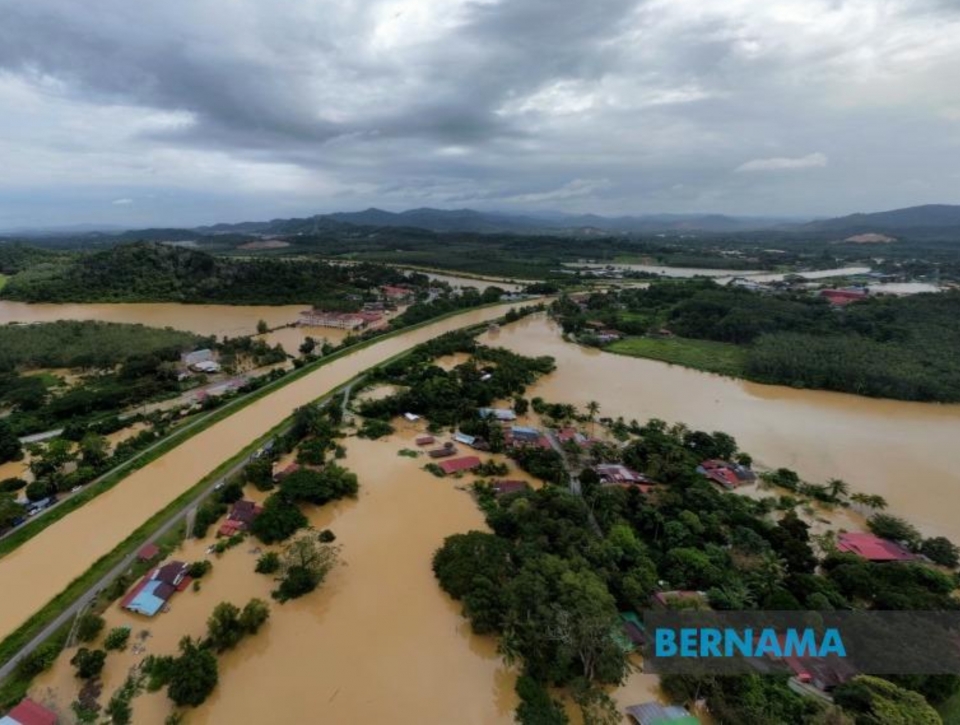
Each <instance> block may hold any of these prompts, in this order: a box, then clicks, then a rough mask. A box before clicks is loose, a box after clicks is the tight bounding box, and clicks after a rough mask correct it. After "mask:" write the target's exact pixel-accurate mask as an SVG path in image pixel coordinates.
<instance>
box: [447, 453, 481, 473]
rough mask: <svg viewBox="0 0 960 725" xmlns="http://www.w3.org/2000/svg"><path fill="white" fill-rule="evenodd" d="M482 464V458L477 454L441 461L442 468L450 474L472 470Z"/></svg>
mask: <svg viewBox="0 0 960 725" xmlns="http://www.w3.org/2000/svg"><path fill="white" fill-rule="evenodd" d="M479 465H480V459H479V458H477V457H476V456H464V457H463V458H453V459H451V460H449V461H441V462H440V464H439V466H440V469H441V470H442V471H443V472H444V473H445V474H447V475H448V476H449V475H451V474H454V473H462V472H464V471H472V470H473V469H474V468H476V467H477V466H479Z"/></svg>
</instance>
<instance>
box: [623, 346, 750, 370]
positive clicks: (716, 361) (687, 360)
mask: <svg viewBox="0 0 960 725" xmlns="http://www.w3.org/2000/svg"><path fill="white" fill-rule="evenodd" d="M604 350H606V351H607V352H613V353H617V354H618V355H630V356H632V357H647V358H650V359H652V360H660V361H662V362H666V363H670V364H672V365H683V366H684V367H688V368H696V369H697V370H703V371H705V372H708V373H719V374H720V375H729V376H731V377H743V373H744V364H745V362H746V351H745V350H743V348H740V347H738V346H736V345H732V344H730V343H726V342H711V341H709V340H688V339H685V338H679V337H673V338H665V339H659V338H650V337H631V338H627V339H626V340H618V341H617V342H614V343H613V344H611V345H608V346H607V347H605V348H604Z"/></svg>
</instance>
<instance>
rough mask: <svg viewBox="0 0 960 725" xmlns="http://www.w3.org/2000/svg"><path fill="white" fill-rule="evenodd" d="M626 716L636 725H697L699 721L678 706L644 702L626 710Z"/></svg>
mask: <svg viewBox="0 0 960 725" xmlns="http://www.w3.org/2000/svg"><path fill="white" fill-rule="evenodd" d="M627 715H629V716H630V719H631V720H632V721H633V722H635V723H637V725H699V723H700V720H699V719H698V718H696V717H694V716H693V715H691V714H690V713H689V712H688V711H687V710H686V709H685V708H682V707H680V706H679V705H661V704H660V703H659V702H644V703H641V704H640V705H631V706H630V707H628V708H627Z"/></svg>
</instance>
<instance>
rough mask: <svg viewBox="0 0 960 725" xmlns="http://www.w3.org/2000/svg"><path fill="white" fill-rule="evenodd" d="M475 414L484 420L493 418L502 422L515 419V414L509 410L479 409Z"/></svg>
mask: <svg viewBox="0 0 960 725" xmlns="http://www.w3.org/2000/svg"><path fill="white" fill-rule="evenodd" d="M477 414H478V415H479V416H480V417H481V418H484V419H486V418H493V419H494V420H499V421H503V422H509V421H512V420H516V419H517V414H516V413H515V412H514V411H513V410H512V409H511V408H480V409H479V410H477Z"/></svg>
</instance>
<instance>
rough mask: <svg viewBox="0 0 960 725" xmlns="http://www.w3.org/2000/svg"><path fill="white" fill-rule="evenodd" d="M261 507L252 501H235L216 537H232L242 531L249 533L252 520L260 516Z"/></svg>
mask: <svg viewBox="0 0 960 725" xmlns="http://www.w3.org/2000/svg"><path fill="white" fill-rule="evenodd" d="M261 511H263V507H261V506H257V504H255V503H254V502H253V501H246V500H243V501H237V502H236V503H235V504H233V508H232V509H230V513H229V514H228V515H227V520H226V521H224V522H223V523H222V524H221V525H220V528H219V529H218V530H217V536H234V535H235V534H239V533H241V532H243V531H249V530H250V526H251V524H253V521H254V519H256V518H257V516H259V515H260V512H261Z"/></svg>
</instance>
